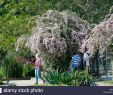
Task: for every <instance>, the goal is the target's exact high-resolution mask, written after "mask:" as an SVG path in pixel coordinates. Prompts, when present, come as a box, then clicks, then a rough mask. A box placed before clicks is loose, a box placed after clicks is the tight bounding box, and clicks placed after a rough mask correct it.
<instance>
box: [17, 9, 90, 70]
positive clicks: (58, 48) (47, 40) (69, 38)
mask: <svg viewBox="0 0 113 95" xmlns="http://www.w3.org/2000/svg"><path fill="white" fill-rule="evenodd" d="M36 22H37V27H36V30H35V31H34V32H33V33H32V35H31V36H26V35H22V36H20V38H19V39H18V40H17V43H16V50H19V51H21V50H23V48H22V47H24V48H26V47H27V48H28V49H30V50H31V52H33V53H37V52H38V53H40V54H41V56H42V57H43V59H44V61H45V62H46V64H47V66H48V65H49V66H51V68H54V69H62V70H66V69H67V67H68V65H69V62H70V58H71V56H72V55H73V53H75V52H76V50H77V49H78V47H79V46H80V45H81V42H82V39H83V38H84V37H85V35H86V33H87V32H89V30H90V25H89V23H88V22H87V21H83V20H82V19H80V18H79V17H78V16H76V15H75V14H74V13H71V12H68V11H67V12H65V11H64V12H58V11H53V10H49V11H47V13H45V14H43V16H41V17H40V16H39V17H38V18H37V21H36Z"/></svg>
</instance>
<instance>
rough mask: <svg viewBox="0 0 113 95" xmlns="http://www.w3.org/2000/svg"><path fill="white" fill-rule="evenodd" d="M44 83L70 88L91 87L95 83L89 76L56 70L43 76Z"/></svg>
mask: <svg viewBox="0 0 113 95" xmlns="http://www.w3.org/2000/svg"><path fill="white" fill-rule="evenodd" d="M43 77H44V79H45V81H47V82H48V83H50V84H53V85H61V84H62V85H70V86H93V85H95V81H94V80H93V77H92V76H90V75H85V74H84V73H83V72H77V71H76V72H73V73H71V74H69V73H68V72H63V73H61V72H59V71H58V70H56V71H55V70H50V71H48V72H47V73H46V74H45V75H43Z"/></svg>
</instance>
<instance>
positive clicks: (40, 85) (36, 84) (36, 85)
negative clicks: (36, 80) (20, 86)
mask: <svg viewBox="0 0 113 95" xmlns="http://www.w3.org/2000/svg"><path fill="white" fill-rule="evenodd" d="M33 86H67V85H64V84H60V85H58V84H54V85H53V84H34V85H33Z"/></svg>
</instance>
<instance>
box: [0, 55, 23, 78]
mask: <svg viewBox="0 0 113 95" xmlns="http://www.w3.org/2000/svg"><path fill="white" fill-rule="evenodd" d="M15 56H16V55H15V54H8V55H7V56H6V57H5V58H4V61H3V65H2V68H3V72H4V76H5V78H19V77H22V72H23V66H22V64H21V63H19V62H18V61H17V60H16V58H15Z"/></svg>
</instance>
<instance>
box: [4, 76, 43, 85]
mask: <svg viewBox="0 0 113 95" xmlns="http://www.w3.org/2000/svg"><path fill="white" fill-rule="evenodd" d="M3 82H4V83H5V84H6V85H9V86H11V85H12V86H13V85H14V86H33V85H34V84H35V78H31V80H11V81H9V82H8V83H7V81H3ZM39 84H44V83H43V82H42V80H39Z"/></svg>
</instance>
